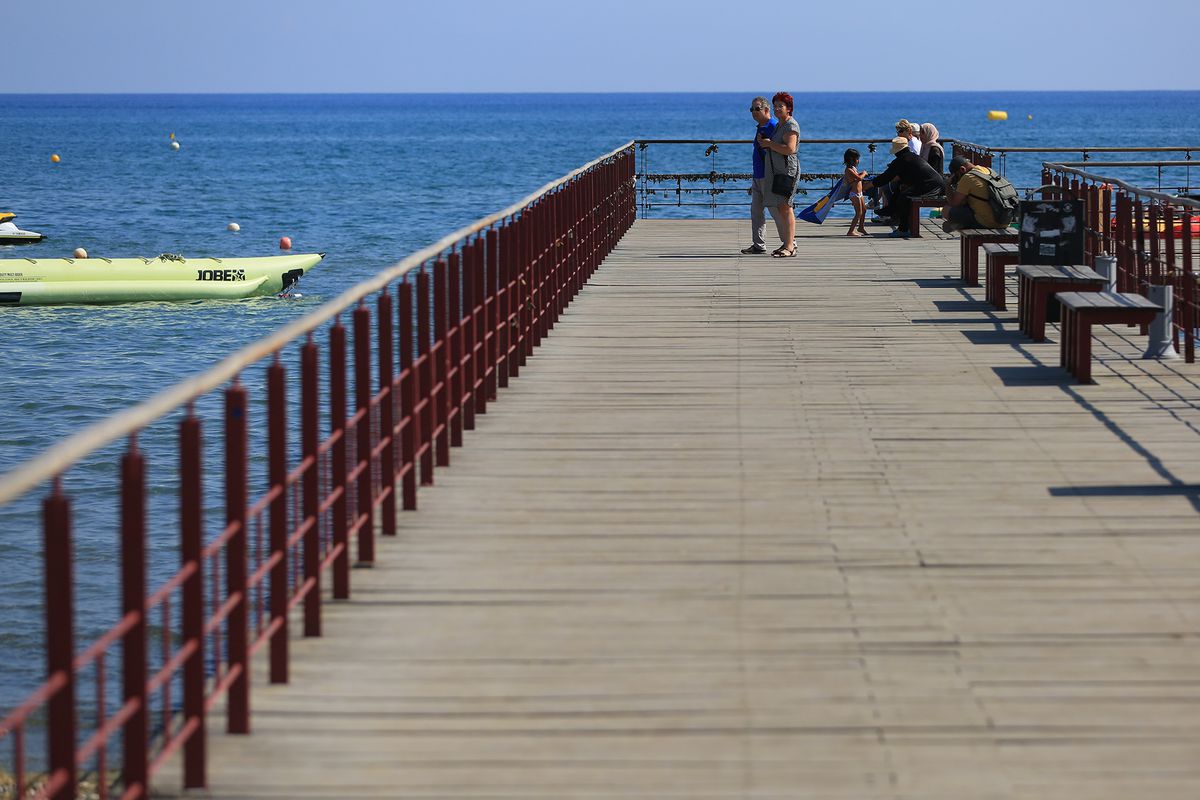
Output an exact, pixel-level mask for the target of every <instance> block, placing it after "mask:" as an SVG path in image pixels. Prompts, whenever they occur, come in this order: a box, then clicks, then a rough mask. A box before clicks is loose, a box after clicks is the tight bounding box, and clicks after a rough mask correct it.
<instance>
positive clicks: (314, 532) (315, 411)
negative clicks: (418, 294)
mask: <svg viewBox="0 0 1200 800" xmlns="http://www.w3.org/2000/svg"><path fill="white" fill-rule="evenodd" d="M317 357H318V354H317V344H316V342H314V341H313V337H312V332H311V331H309V334H308V337H307V338H306V339H305V341H304V344H303V345H301V347H300V453H301V456H300V457H301V458H302V459H304V460H305V461H308V469H306V470H305V471H304V478H303V479H302V482H301V488H302V491H303V514H304V520H303V522H302V524H306V525H308V531H307V532H306V533H305V534H304V583H305V584H307V585H308V587H309V588H308V593H307V594H305V595H304V635H305V636H320V635H321V512H320V508H321V458H320V455H318V450H319V448H320V439H321V433H320V427H319V426H320V408H319V402H320V400H319V397H318V395H319V393H320V387H319V386H318V375H319V365H318V363H317Z"/></svg>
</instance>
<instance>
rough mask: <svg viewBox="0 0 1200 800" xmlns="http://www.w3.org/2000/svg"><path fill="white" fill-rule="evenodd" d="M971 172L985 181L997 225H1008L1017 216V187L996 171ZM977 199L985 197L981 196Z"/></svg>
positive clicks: (1004, 226)
mask: <svg viewBox="0 0 1200 800" xmlns="http://www.w3.org/2000/svg"><path fill="white" fill-rule="evenodd" d="M971 173H972V174H973V175H975V176H976V177H978V178H980V179H981V180H982V181H983V185H984V186H985V187H986V188H987V198H986V199H987V201H988V205H990V206H991V207H992V216H993V217H995V218H996V226H997V227H1001V228H1006V227H1008V224H1009V223H1010V222H1012V221H1013V220H1014V219H1016V218H1017V205H1018V202H1019V201H1018V198H1017V188H1016V187H1015V186H1013V185H1012V181H1010V180H1008V179H1007V178H1002V177H1000V176H999V175H998V174H996V173H995V172H993V171H991V170H989V171H988V172H987V173H984V172H980V171H979V170H977V169H973V170H971ZM976 199H977V200H983V199H985V198H982V197H979V198H976Z"/></svg>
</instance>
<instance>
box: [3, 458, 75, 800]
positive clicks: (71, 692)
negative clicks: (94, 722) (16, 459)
mask: <svg viewBox="0 0 1200 800" xmlns="http://www.w3.org/2000/svg"><path fill="white" fill-rule="evenodd" d="M42 536H43V553H42V558H43V562H44V565H45V567H44V568H45V581H44V586H45V590H46V594H45V602H46V675H47V677H48V678H53V677H54V676H55V675H62V676H63V679H64V683H63V685H62V687H61V688H60V689H59V690H58V691H57V692H55V693H54V694H53V695H52V696H51V697H50V700H49V704H48V709H47V711H48V714H49V719H48V720H47V722H48V724H49V731H48V734H47V736H46V745H47V753H46V755H47V759H46V763H47V766H48V767H49V769H50V774H51V775H56V774H59V773H62V774H63V775H65V776H66V780H65V781H64V782H63V785H62V786H61V787H60V788H59V789H58V791H56V792H54V794H52V795H51V800H75V775H76V770H75V668H74V665H73V663H72V662H73V661H74V659H75V633H74V602H73V596H74V591H75V584H74V582H73V581H74V577H73V576H72V571H73V570H72V554H71V501H70V500H68V499H67V497H66V495H64V494H63V491H62V480H61V479H60V478H55V479H54V486H53V488H52V489H51V491H50V495H49V496H48V497H47V498H46V499H45V500H44V501H43V502H42ZM16 733H17V735H18V736H20V735H21V733H22V731H21V730H19V729H18V731H17V732H16ZM16 741H17V743H18V745H19V744H20V742H21V740H20V739H19V738H18V739H17V740H16ZM16 761H17V763H16V768H17V770H18V781H17V786H21V784H22V783H23V780H21V778H22V777H23V775H22V774H21V770H22V769H23V762H24V754H23V753H20V754H18V757H17V759H16Z"/></svg>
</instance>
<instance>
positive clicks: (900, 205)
mask: <svg viewBox="0 0 1200 800" xmlns="http://www.w3.org/2000/svg"><path fill="white" fill-rule="evenodd" d="M892 155H894V156H895V158H894V159H892V162H891V163H890V164H888V165H887V169H885V170H884V171H883V172H881V173H879V174H878V175H876V176H875V177H874V178H872V179H871V180H869V181H863V191H866V190H867V189H870V188H871V187H872V186H886V185H887V184H889V183H891V182H892V181H896V182H897V183H899V185H900V186H899V189H898V190H897V191H896V194H895V195H894V196H893V197H892V204H891V205H890V206H888V213H889V214H890V215H891V217H892V218H893V220H894V222H895V224H896V230H895V231H893V232H892V233H891V234H890V235H891V236H902V237H904V238H906V239H907V238H908V235H909V230H908V225H909V216H910V212H911V210H912V200H913V198H914V197H932V196H935V195H940V194H941V193H942V192H943V191H944V190H945V188H946V184H945V183H944V182H943V181H942V176H941V175H939V174H938V173H937V172H935V171H934V169H933V167H931V166H929V162H928V161H926V160H925V159H923V158H921V157H920V156H919V155H917V154H916V153H914V152H913V151H912V150H910V149H909V147H908V139H905V138H904V137H903V136H897V137H896V138H895V139H892Z"/></svg>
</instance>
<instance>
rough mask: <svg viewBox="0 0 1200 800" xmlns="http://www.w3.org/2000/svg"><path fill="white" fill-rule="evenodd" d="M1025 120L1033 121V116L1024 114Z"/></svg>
mask: <svg viewBox="0 0 1200 800" xmlns="http://www.w3.org/2000/svg"><path fill="white" fill-rule="evenodd" d="M1025 119H1033V114H1026V115H1025Z"/></svg>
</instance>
